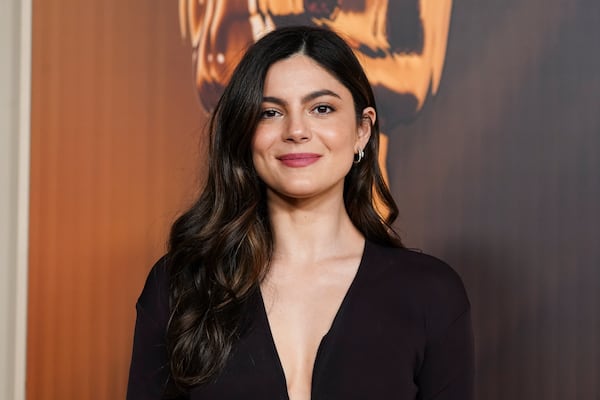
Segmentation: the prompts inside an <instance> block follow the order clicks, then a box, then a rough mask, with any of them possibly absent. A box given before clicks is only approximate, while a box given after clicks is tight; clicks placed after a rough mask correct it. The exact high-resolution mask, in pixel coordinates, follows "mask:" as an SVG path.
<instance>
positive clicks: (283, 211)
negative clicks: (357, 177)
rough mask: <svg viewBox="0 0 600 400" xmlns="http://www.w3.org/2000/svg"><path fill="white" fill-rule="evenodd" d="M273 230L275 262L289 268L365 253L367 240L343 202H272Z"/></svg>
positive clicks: (278, 199) (298, 200)
mask: <svg viewBox="0 0 600 400" xmlns="http://www.w3.org/2000/svg"><path fill="white" fill-rule="evenodd" d="M269 217H270V222H271V227H272V230H273V239H274V243H273V244H274V246H273V250H274V251H273V258H274V260H286V264H287V265H290V264H297V265H306V264H307V263H313V262H318V261H321V260H323V259H327V258H330V257H336V256H339V255H340V254H344V253H346V252H347V251H348V250H349V249H359V250H362V245H363V244H364V237H363V235H362V234H361V233H360V231H358V229H356V227H355V226H354V225H353V224H352V221H351V220H350V217H349V216H348V213H347V211H346V208H345V206H344V202H343V198H341V197H340V198H337V199H336V198H334V199H328V200H324V199H292V200H290V199H282V198H281V197H277V196H270V198H269Z"/></svg>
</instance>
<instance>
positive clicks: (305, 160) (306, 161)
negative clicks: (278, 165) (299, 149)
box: [277, 153, 321, 168]
mask: <svg viewBox="0 0 600 400" xmlns="http://www.w3.org/2000/svg"><path fill="white" fill-rule="evenodd" d="M319 158H321V156H320V155H319V154H315V153H289V154H283V155H281V156H279V157H277V159H278V160H279V161H281V162H282V163H283V165H285V166H286V167H291V168H302V167H306V166H308V165H310V164H313V163H315V162H317V161H318V160H319Z"/></svg>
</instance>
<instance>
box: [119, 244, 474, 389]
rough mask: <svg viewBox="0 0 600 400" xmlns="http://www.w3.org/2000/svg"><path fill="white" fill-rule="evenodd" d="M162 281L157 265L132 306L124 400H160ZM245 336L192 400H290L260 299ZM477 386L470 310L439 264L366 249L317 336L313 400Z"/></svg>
mask: <svg viewBox="0 0 600 400" xmlns="http://www.w3.org/2000/svg"><path fill="white" fill-rule="evenodd" d="M167 289H168V274H167V271H166V269H165V266H164V264H163V263H162V262H161V261H159V262H158V263H157V264H156V265H155V266H154V267H153V269H152V270H151V272H150V274H149V276H148V278H147V280H146V284H145V286H144V289H143V291H142V293H141V295H140V297H139V299H138V302H137V304H136V309H137V320H136V327H135V334H134V345H133V355H132V360H131V367H130V373H129V384H128V389H127V399H128V400H142V399H144V400H154V399H156V400H158V399H162V398H163V392H164V388H165V382H167V380H168V377H169V373H168V361H167V353H166V351H165V339H164V337H165V330H166V326H167V321H168V318H169V306H168V291H167ZM247 310H248V311H247V313H248V315H247V317H248V318H249V321H250V325H249V328H248V329H247V330H246V331H245V333H244V334H243V335H242V337H241V338H240V340H239V341H238V342H237V343H236V345H235V347H234V350H233V352H232V354H231V356H230V358H229V360H228V362H227V364H226V366H225V368H224V370H223V371H222V372H221V373H220V374H219V375H218V376H217V377H216V378H215V379H214V381H212V382H210V383H208V384H205V385H201V386H198V387H195V388H194V389H192V390H191V391H190V392H189V393H188V394H187V397H186V398H188V399H190V400H205V399H206V400H207V399H211V400H242V399H244V400H246V399H260V400H288V393H287V387H286V381H285V375H284V372H283V368H282V366H281V362H280V360H279V356H278V354H277V350H276V348H275V344H274V341H273V337H272V335H271V331H270V328H269V322H268V319H267V314H266V311H265V307H264V304H263V301H262V297H261V295H260V291H256V293H255V294H254V295H253V296H252V297H251V298H250V300H249V302H248V308H247ZM473 385H474V354H473V335H472V328H471V318H470V304H469V300H468V297H467V294H466V292H465V289H464V286H463V283H462V281H461V279H460V277H459V276H458V274H456V272H455V271H454V270H453V269H452V268H451V267H449V266H448V265H447V264H445V263H444V262H442V261H440V260H438V259H436V258H434V257H431V256H428V255H425V254H423V253H420V252H416V251H412V250H408V249H400V248H392V247H385V246H381V245H378V244H375V243H373V242H370V241H367V242H366V243H365V248H364V252H363V256H362V260H361V262H360V266H359V268H358V271H357V273H356V276H355V277H354V280H353V281H352V283H351V285H350V287H349V289H348V291H347V293H346V296H345V297H344V299H343V301H342V304H341V306H340V308H339V309H338V311H337V314H336V316H335V318H334V320H333V323H332V325H331V327H330V329H329V331H328V332H327V334H326V335H325V336H324V337H323V339H322V341H321V344H320V346H319V348H318V351H317V357H316V360H315V364H314V369H313V379H312V389H311V393H312V394H311V399H312V400H334V399H335V400H338V399H344V400H353V399H356V400H358V399H365V400H380V399H385V400H393V399H398V400H412V399H415V400H430V399H435V400H471V399H473V396H474V395H473Z"/></svg>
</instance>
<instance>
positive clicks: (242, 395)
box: [190, 287, 424, 400]
mask: <svg viewBox="0 0 600 400" xmlns="http://www.w3.org/2000/svg"><path fill="white" fill-rule="evenodd" d="M365 296H367V298H365ZM385 297H386V296H383V295H381V294H380V293H370V292H369V291H368V290H364V289H361V288H355V287H354V288H353V287H351V288H350V289H349V291H348V293H347V295H346V296H345V297H344V299H343V301H342V303H341V305H340V307H339V309H338V310H337V312H336V313H335V316H334V320H333V322H332V323H331V326H330V329H329V330H327V331H326V333H325V334H324V335H323V336H322V337H321V338H320V340H319V341H318V343H317V344H316V345H315V344H313V347H312V349H311V350H314V359H313V361H312V364H311V363H310V362H308V364H311V365H310V370H311V372H310V375H311V378H310V386H309V389H308V390H309V394H310V397H308V398H310V399H312V400H328V399H331V400H333V399H340V398H344V399H349V400H351V399H365V398H386V399H414V398H415V396H416V391H417V387H416V386H415V383H414V376H415V371H416V370H417V369H418V366H419V363H420V360H422V357H423V353H424V345H423V332H422V321H421V320H420V319H419V316H418V315H417V314H415V313H414V312H413V310H411V309H409V308H407V309H404V310H402V309H397V308H394V309H390V308H389V305H388V307H385ZM382 302H383V303H382ZM252 303H253V305H252V307H251V309H250V310H249V312H251V315H252V324H251V326H250V327H249V329H248V330H247V331H246V332H245V333H244V334H243V335H242V337H241V338H240V340H239V342H238V343H237V345H236V347H235V349H234V351H233V353H232V355H231V357H230V359H229V361H228V364H227V366H226V367H225V369H224V371H223V372H222V373H221V374H220V376H219V377H218V378H217V379H216V381H215V382H213V383H211V384H208V385H204V386H202V387H198V388H197V389H195V390H193V391H192V393H191V397H190V398H191V400H204V399H215V398H218V399H220V400H234V399H235V400H237V399H239V400H241V399H249V398H252V399H254V398H256V399H274V400H275V399H277V400H293V397H292V396H294V394H296V393H301V392H290V391H289V382H288V381H287V379H288V378H289V377H290V376H291V375H290V373H289V371H285V369H284V364H283V362H282V359H281V357H280V353H279V349H278V348H277V345H276V343H275V340H274V336H273V334H272V331H271V327H270V325H269V318H268V316H267V309H268V305H266V304H265V302H264V301H263V299H262V296H260V293H258V294H257V295H256V296H255V297H254V298H253V301H252ZM314 337H317V336H314ZM315 342H316V340H315ZM315 346H316V348H315ZM305 350H306V349H305ZM303 354H307V353H306V352H304V353H303ZM307 368H308V367H307ZM299 371H302V372H303V373H305V374H306V373H308V372H306V371H308V369H305V370H304V371H303V370H302V369H300V370H299ZM286 375H287V376H286ZM300 377H301V379H302V378H304V379H306V376H302V375H300ZM300 382H304V383H305V382H306V381H305V380H304V381H300ZM304 390H306V389H304ZM303 393H304V394H303V395H304V396H308V395H309V394H307V393H306V392H303ZM301 395H302V394H301Z"/></svg>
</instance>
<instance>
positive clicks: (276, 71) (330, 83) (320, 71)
mask: <svg viewBox="0 0 600 400" xmlns="http://www.w3.org/2000/svg"><path fill="white" fill-rule="evenodd" d="M324 88H328V89H335V90H336V93H338V92H341V93H338V94H340V96H341V95H342V94H344V95H348V96H351V94H350V91H349V90H348V89H347V88H346V87H345V86H344V85H343V84H342V83H341V82H340V81H339V80H338V79H337V78H336V77H335V76H334V75H333V74H332V73H331V72H329V71H328V70H327V69H325V68H324V67H323V66H321V65H320V64H319V63H317V62H316V61H315V60H314V59H312V58H310V57H308V56H306V55H303V54H294V55H292V56H290V57H288V58H285V59H283V60H279V61H277V62H276V63H274V64H273V65H271V66H270V67H269V69H268V70H267V75H266V78H265V85H264V92H265V93H269V92H283V93H285V92H294V91H300V92H302V91H312V90H315V89H324Z"/></svg>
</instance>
